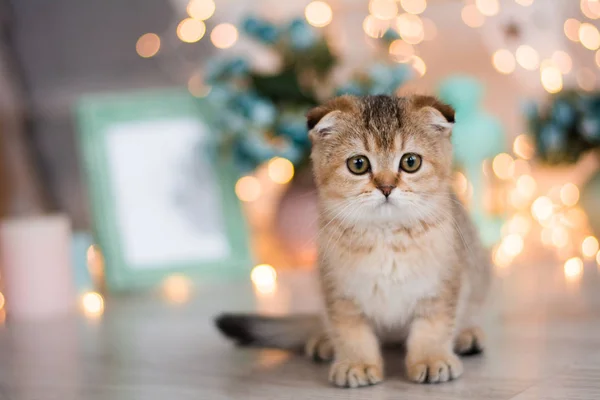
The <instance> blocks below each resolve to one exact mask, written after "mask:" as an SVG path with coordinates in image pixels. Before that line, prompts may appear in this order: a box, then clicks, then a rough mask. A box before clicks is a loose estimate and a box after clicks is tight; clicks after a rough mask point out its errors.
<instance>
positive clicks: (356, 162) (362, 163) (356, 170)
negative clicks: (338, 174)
mask: <svg viewBox="0 0 600 400" xmlns="http://www.w3.org/2000/svg"><path fill="white" fill-rule="evenodd" d="M346 165H347V166H348V169H349V170H350V172H352V173H353V174H355V175H363V174H366V173H367V172H369V170H370V169H371V164H370V163H369V159H368V158H367V157H365V156H354V157H350V158H349V159H348V160H347V161H346Z"/></svg>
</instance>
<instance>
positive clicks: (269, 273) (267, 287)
mask: <svg viewBox="0 0 600 400" xmlns="http://www.w3.org/2000/svg"><path fill="white" fill-rule="evenodd" d="M250 280H251V281H252V283H253V284H254V287H255V288H256V289H257V291H258V292H259V293H263V294H269V293H273V292H274V291H275V289H276V283H277V271H275V268H273V267H272V266H270V265H268V264H260V265H257V266H256V267H254V268H252V272H251V273H250Z"/></svg>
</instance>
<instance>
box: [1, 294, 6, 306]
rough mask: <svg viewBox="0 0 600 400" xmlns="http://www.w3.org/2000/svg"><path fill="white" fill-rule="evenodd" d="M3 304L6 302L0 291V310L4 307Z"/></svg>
mask: <svg viewBox="0 0 600 400" xmlns="http://www.w3.org/2000/svg"><path fill="white" fill-rule="evenodd" d="M5 304H6V299H5V298H4V294H2V292H0V310H2V309H3V308H4V305H5Z"/></svg>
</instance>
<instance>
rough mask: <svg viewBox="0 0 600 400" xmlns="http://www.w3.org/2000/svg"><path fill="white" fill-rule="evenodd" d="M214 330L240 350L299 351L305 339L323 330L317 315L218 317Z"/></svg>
mask: <svg viewBox="0 0 600 400" xmlns="http://www.w3.org/2000/svg"><path fill="white" fill-rule="evenodd" d="M215 323H216V325H217V328H219V330H220V331H221V333H223V334H224V335H225V336H227V337H228V338H230V339H232V340H234V341H235V342H236V343H237V344H238V345H241V346H256V347H270V348H277V349H285V350H294V351H300V350H302V349H304V345H305V344H306V342H307V341H308V339H309V338H310V337H311V336H312V335H314V334H317V333H318V332H320V331H321V330H322V322H321V319H320V318H319V317H318V316H317V315H296V316H289V317H266V316H262V315H258V314H221V315H220V316H219V317H217V318H216V319H215Z"/></svg>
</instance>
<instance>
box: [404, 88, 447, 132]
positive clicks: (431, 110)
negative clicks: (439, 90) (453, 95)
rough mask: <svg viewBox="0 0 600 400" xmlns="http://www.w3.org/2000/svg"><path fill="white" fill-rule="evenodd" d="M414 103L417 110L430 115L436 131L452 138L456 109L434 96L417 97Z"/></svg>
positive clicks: (414, 97)
mask: <svg viewBox="0 0 600 400" xmlns="http://www.w3.org/2000/svg"><path fill="white" fill-rule="evenodd" d="M412 101H413V104H414V105H415V107H416V108H417V109H423V110H425V111H426V112H427V113H428V118H429V122H430V124H431V126H432V127H433V128H434V129H435V130H436V131H438V132H440V133H442V134H444V135H446V136H450V133H451V132H452V127H453V126H454V108H452V107H451V106H449V105H448V104H446V103H444V102H442V101H440V100H438V99H437V98H436V97H433V96H421V95H416V96H413V98H412Z"/></svg>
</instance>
